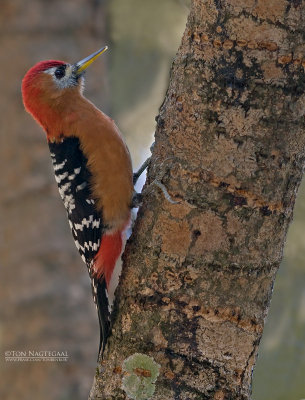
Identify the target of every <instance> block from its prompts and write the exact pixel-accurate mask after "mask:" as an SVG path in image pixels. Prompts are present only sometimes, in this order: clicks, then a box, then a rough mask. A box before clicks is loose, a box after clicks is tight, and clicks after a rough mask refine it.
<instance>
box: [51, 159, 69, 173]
mask: <svg viewBox="0 0 305 400" xmlns="http://www.w3.org/2000/svg"><path fill="white" fill-rule="evenodd" d="M66 162H67V160H64V161H63V162H62V163H60V164H54V170H55V171H58V170H60V169H62V168H63V167H64V166H65V164H66Z"/></svg>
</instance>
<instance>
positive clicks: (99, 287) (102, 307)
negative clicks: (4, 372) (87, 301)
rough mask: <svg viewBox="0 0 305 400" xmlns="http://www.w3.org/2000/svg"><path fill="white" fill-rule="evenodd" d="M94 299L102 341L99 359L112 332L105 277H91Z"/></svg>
mask: <svg viewBox="0 0 305 400" xmlns="http://www.w3.org/2000/svg"><path fill="white" fill-rule="evenodd" d="M91 283H92V294H93V300H94V303H95V304H96V308H97V313H98V319H99V324H100V343H99V351H98V360H99V359H100V358H102V357H103V353H104V350H105V346H106V343H107V339H108V337H109V334H110V311H109V301H108V296H107V286H106V281H105V279H104V277H102V278H100V279H96V278H93V279H91Z"/></svg>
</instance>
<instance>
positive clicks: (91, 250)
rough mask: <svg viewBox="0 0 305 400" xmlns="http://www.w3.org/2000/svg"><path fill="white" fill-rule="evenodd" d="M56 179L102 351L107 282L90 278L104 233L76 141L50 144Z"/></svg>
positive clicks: (105, 333)
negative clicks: (83, 268)
mask: <svg viewBox="0 0 305 400" xmlns="http://www.w3.org/2000/svg"><path fill="white" fill-rule="evenodd" d="M49 148H50V152H51V158H52V162H53V167H54V173H55V179H56V182H57V185H58V189H59V193H60V196H61V198H62V200H63V203H64V206H65V208H66V211H67V216H68V220H69V224H70V227H71V231H72V235H73V238H74V241H75V245H76V247H77V249H78V251H79V253H80V255H81V257H82V259H83V261H84V262H85V263H86V265H87V267H88V272H89V275H90V278H91V283H92V293H93V299H94V302H95V304H96V306H97V310H98V314H99V321H100V329H101V342H100V348H101V346H102V347H103V349H104V347H105V344H106V340H107V336H108V334H109V321H110V317H109V309H108V295H107V288H106V282H105V279H104V278H101V279H99V280H98V279H96V278H95V277H94V276H93V262H94V257H95V256H96V254H97V252H98V250H99V247H100V245H101V238H102V235H103V232H104V229H103V219H102V214H101V213H100V212H98V211H97V210H96V207H95V199H94V198H93V196H92V193H91V189H90V177H91V173H90V171H89V170H88V168H87V158H86V157H85V155H84V154H83V152H82V150H81V148H80V142H79V139H78V138H76V137H69V138H65V139H63V141H62V142H60V143H49Z"/></svg>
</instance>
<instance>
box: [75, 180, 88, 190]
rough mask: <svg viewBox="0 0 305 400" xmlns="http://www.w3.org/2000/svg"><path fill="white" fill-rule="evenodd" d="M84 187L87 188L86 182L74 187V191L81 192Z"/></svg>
mask: <svg viewBox="0 0 305 400" xmlns="http://www.w3.org/2000/svg"><path fill="white" fill-rule="evenodd" d="M86 186H87V182H83V183H81V184H80V185H78V186H76V191H77V192H78V191H79V190H83V189H85V187H86Z"/></svg>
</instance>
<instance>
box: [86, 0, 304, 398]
mask: <svg viewBox="0 0 305 400" xmlns="http://www.w3.org/2000/svg"><path fill="white" fill-rule="evenodd" d="M304 12H305V8H304V6H303V5H302V2H300V1H297V0H295V1H284V0H270V1H269V2H268V1H261V0H243V1H241V0H229V1H222V0H205V1H204V0H193V2H192V6H191V10H190V15H189V18H188V22H187V27H186V30H185V33H184V35H183V38H182V43H181V46H180V48H179V50H178V54H177V56H176V59H175V60H174V63H173V67H172V71H171V78H170V84H169V88H168V91H167V94H166V97H165V101H164V103H163V105H162V106H161V109H160V113H159V115H158V117H157V131H156V142H155V147H154V150H153V157H152V162H151V165H150V169H149V173H148V177H147V182H146V193H147V194H146V195H145V197H144V202H143V205H142V207H141V209H140V210H139V214H138V218H137V221H136V224H135V227H134V230H133V235H132V237H131V240H130V241H129V243H128V245H127V248H126V252H125V266H124V272H123V275H122V279H121V283H120V287H119V290H118V293H117V303H116V308H115V317H114V326H113V334H112V336H111V338H110V340H109V346H108V347H107V349H106V352H105V356H104V360H103V362H102V363H101V365H100V367H99V373H97V375H96V379H95V382H94V386H93V388H92V391H91V395H90V399H126V398H127V394H129V397H130V398H135V399H146V398H149V397H150V396H153V399H155V400H157V399H158V400H166V399H214V400H224V399H230V400H232V399H244V400H245V399H249V398H250V391H251V390H250V387H251V377H252V370H253V367H254V365H255V360H256V355H257V350H258V345H259V342H260V339H261V335H262V332H263V326H264V320H265V317H266V314H267V311H268V306H269V302H270V297H271V293H272V286H273V282H274V278H275V274H276V271H277V269H278V267H279V264H280V261H281V258H282V249H283V245H284V241H285V237H286V232H287V228H288V225H289V222H290V221H291V218H292V210H293V205H294V202H295V196H296V192H297V189H298V186H299V183H300V181H301V177H302V172H303V164H304V142H305V130H304V113H305V108H304V106H305V94H304V88H305V80H304V69H303V65H304V66H305V59H304V60H303V59H302V57H303V54H304V57H305V46H304V44H303V32H304V22H303V20H302V17H303V13H304ZM302 24H303V25H302ZM156 179H157V180H159V181H162V183H163V184H165V186H166V187H167V189H168V191H169V193H170V195H171V196H172V198H174V199H175V200H177V201H178V204H172V203H170V202H169V201H168V200H167V199H166V198H165V197H164V196H163V194H162V192H161V191H160V190H159V189H158V187H157V186H155V185H154V181H155V180H156ZM135 353H140V354H141V355H142V356H141V355H140V356H138V358H137V357H134V359H133V358H131V359H130V358H128V357H130V356H134V355H135ZM146 356H148V357H146ZM141 357H142V358H141ZM126 359H128V362H126ZM124 360H125V361H124ZM154 362H155V363H157V364H159V366H160V370H159V376H158V378H157V380H156V381H155V379H156V375H157V373H156V371H155V370H156V369H158V366H157V365H156V364H155V363H154ZM137 385H140V386H139V387H137ZM141 391H142V392H143V393H142V395H141ZM153 392H154V394H152V393H153ZM126 393H127V394H126ZM145 393H146V394H145Z"/></svg>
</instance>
